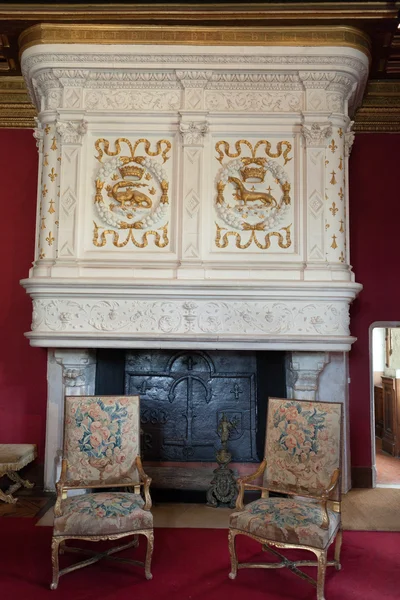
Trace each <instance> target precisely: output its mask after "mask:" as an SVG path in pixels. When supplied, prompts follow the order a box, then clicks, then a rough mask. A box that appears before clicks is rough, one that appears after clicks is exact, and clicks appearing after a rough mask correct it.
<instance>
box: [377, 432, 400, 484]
mask: <svg viewBox="0 0 400 600" xmlns="http://www.w3.org/2000/svg"><path fill="white" fill-rule="evenodd" d="M376 483H377V485H400V458H395V457H394V456H390V454H387V453H386V452H383V450H382V440H380V439H379V438H376Z"/></svg>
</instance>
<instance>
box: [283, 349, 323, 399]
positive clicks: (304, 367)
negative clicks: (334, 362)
mask: <svg viewBox="0 0 400 600" xmlns="http://www.w3.org/2000/svg"><path fill="white" fill-rule="evenodd" d="M328 363H329V353H328V352H292V353H291V354H290V355H289V358H288V369H287V375H288V382H287V394H288V398H294V399H297V400H318V399H319V398H318V379H319V376H320V374H321V372H322V371H323V369H324V368H325V365H326V364H328Z"/></svg>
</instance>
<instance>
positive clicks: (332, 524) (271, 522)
mask: <svg viewBox="0 0 400 600" xmlns="http://www.w3.org/2000/svg"><path fill="white" fill-rule="evenodd" d="M328 515H329V528H328V529H321V524H322V519H323V510H322V508H321V506H320V505H319V504H315V503H312V502H304V501H301V500H300V501H297V500H294V499H291V498H266V499H260V500H256V501H255V502H251V503H250V504H247V506H246V507H245V508H244V510H242V511H238V512H234V513H232V514H231V516H230V523H229V526H230V527H231V528H233V529H239V530H240V531H242V532H243V533H250V534H252V535H255V536H258V537H260V538H263V539H265V540H271V541H276V542H283V543H287V544H300V545H302V546H312V547H313V548H321V549H322V548H325V547H326V546H327V544H328V542H329V540H330V539H331V538H332V536H333V535H334V533H335V531H336V530H337V528H338V526H339V523H340V515H339V514H338V513H335V512H333V511H330V510H329V511H328Z"/></svg>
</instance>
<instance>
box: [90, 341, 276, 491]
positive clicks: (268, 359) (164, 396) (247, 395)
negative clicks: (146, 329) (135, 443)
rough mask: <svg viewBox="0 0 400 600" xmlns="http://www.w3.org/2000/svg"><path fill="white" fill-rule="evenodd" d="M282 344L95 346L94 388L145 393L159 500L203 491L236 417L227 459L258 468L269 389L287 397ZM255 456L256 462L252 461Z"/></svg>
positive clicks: (242, 470)
mask: <svg viewBox="0 0 400 600" xmlns="http://www.w3.org/2000/svg"><path fill="white" fill-rule="evenodd" d="M285 355H286V353H285V352H283V351H268V352H267V351H264V352H262V351H260V352H256V351H233V350H232V351H228V350H211V351H200V350H199V351H193V350H148V349H147V350H128V351H126V350H117V349H99V350H98V351H97V369H96V388H95V392H96V394H102V395H113V394H127V395H134V394H138V395H139V396H140V410H141V429H142V434H141V448H142V459H143V461H144V465H145V470H146V472H147V473H148V474H149V475H150V476H151V477H152V479H153V482H152V491H153V493H152V495H153V497H154V498H155V499H157V500H166V501H168V500H177V499H181V500H183V501H191V500H192V501H199V500H203V499H204V498H205V493H206V491H207V489H208V488H209V486H210V482H211V479H212V476H213V469H215V468H216V466H217V465H216V456H215V455H216V451H217V450H218V448H219V447H220V437H219V431H218V428H219V423H220V421H221V419H222V417H223V416H225V418H227V419H228V420H229V421H230V422H231V423H232V424H233V427H232V428H231V432H230V438H229V443H228V447H229V451H230V453H231V454H232V463H231V465H230V467H231V468H232V469H233V470H234V473H235V474H236V475H243V474H247V473H249V472H253V471H254V463H259V462H260V461H261V460H262V458H263V453H264V442H265V426H266V412H267V404H268V397H269V396H277V397H286V369H285ZM252 463H253V464H252Z"/></svg>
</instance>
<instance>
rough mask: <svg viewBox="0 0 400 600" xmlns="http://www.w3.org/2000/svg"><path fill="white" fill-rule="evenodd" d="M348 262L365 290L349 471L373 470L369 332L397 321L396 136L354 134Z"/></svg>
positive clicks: (354, 319)
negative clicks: (377, 324) (376, 324)
mask: <svg viewBox="0 0 400 600" xmlns="http://www.w3.org/2000/svg"><path fill="white" fill-rule="evenodd" d="M350 256H351V263H352V265H353V269H354V272H355V275H356V280H357V282H359V283H362V284H363V286H364V289H363V291H362V292H361V293H360V295H359V297H358V298H357V299H356V300H355V302H354V304H353V307H352V311H351V321H350V327H351V333H352V334H353V335H354V336H356V337H357V342H355V344H354V345H353V347H352V350H351V352H350V378H351V384H350V427H351V433H350V435H351V459H352V465H353V466H357V467H367V466H370V465H371V423H370V402H371V400H370V372H369V370H370V365H369V327H370V325H371V324H372V323H374V322H375V321H400V274H399V264H400V134H358V135H357V136H356V140H355V143H354V147H353V150H352V153H351V157H350Z"/></svg>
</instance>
